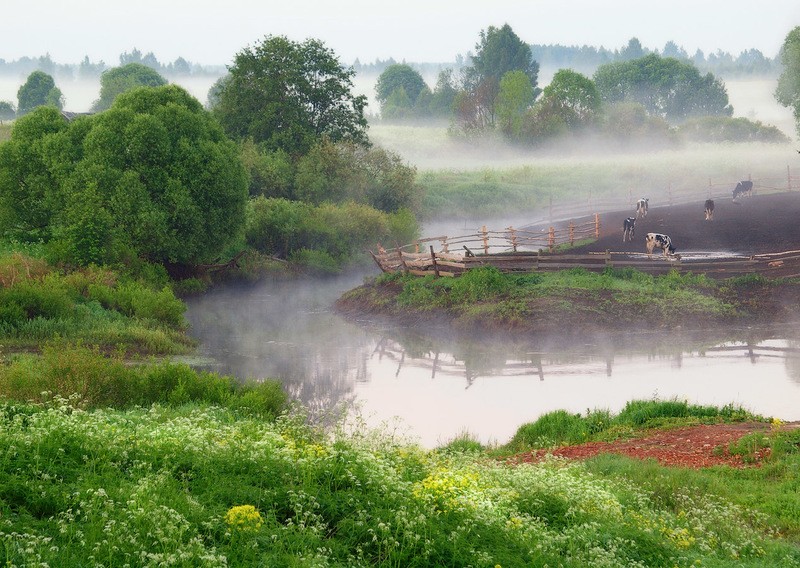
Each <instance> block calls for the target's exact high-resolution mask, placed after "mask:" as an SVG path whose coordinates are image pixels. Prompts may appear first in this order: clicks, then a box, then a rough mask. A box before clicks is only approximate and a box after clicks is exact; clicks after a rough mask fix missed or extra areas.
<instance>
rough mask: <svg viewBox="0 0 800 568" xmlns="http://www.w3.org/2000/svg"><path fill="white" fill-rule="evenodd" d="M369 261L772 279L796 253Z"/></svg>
mask: <svg viewBox="0 0 800 568" xmlns="http://www.w3.org/2000/svg"><path fill="white" fill-rule="evenodd" d="M373 257H374V258H375V262H376V263H377V264H378V266H380V268H381V270H383V271H384V272H397V271H401V270H402V271H404V272H406V273H408V274H414V275H417V276H426V275H431V274H435V275H436V276H459V275H461V274H463V273H464V272H466V271H468V270H471V269H473V268H478V267H481V266H493V267H495V268H497V269H498V270H500V271H501V272H537V271H539V272H544V271H557V270H566V269H569V268H583V269H585V270H589V271H593V272H601V271H603V270H605V269H606V268H635V269H636V270H639V271H642V272H646V273H649V274H666V273H667V272H670V271H672V270H676V271H678V272H680V273H686V272H692V273H694V274H706V275H708V276H711V277H715V278H728V277H731V276H742V275H746V274H764V275H766V276H773V277H779V276H780V277H797V276H800V251H785V252H779V253H773V254H761V255H755V256H751V257H728V258H704V257H702V256H699V257H695V258H688V259H684V258H681V257H679V256H675V257H664V256H663V255H662V254H660V253H659V254H654V255H652V256H649V255H647V254H646V253H632V252H612V251H606V252H600V253H597V252H594V253H587V254H553V253H548V252H545V251H542V250H539V251H518V252H513V251H508V252H505V253H490V254H473V255H472V256H470V255H468V254H463V255H462V254H452V253H443V252H441V251H440V252H435V251H434V250H433V246H431V247H430V250H429V251H428V252H425V253H408V252H402V251H399V250H398V249H392V250H391V251H384V252H382V253H378V254H373Z"/></svg>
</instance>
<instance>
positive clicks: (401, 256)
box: [397, 244, 408, 274]
mask: <svg viewBox="0 0 800 568" xmlns="http://www.w3.org/2000/svg"><path fill="white" fill-rule="evenodd" d="M397 256H399V257H400V265H401V266H402V267H403V272H405V273H406V274H408V266H407V265H406V261H405V259H404V258H403V251H402V250H400V245H399V244H398V245H397Z"/></svg>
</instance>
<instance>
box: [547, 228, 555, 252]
mask: <svg viewBox="0 0 800 568" xmlns="http://www.w3.org/2000/svg"><path fill="white" fill-rule="evenodd" d="M555 246H556V230H555V229H554V228H553V227H550V232H549V233H548V235H547V248H549V249H550V252H553V247H555Z"/></svg>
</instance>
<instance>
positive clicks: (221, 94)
mask: <svg viewBox="0 0 800 568" xmlns="http://www.w3.org/2000/svg"><path fill="white" fill-rule="evenodd" d="M354 76H355V71H353V69H352V68H345V67H344V66H342V64H341V63H340V62H339V59H338V58H337V57H336V55H335V54H334V53H333V51H332V50H330V49H328V48H327V47H325V46H324V44H323V43H322V42H320V41H319V40H315V39H309V40H306V41H304V42H302V43H298V42H295V41H292V40H289V39H288V38H286V37H283V36H268V37H266V38H265V39H264V41H262V42H261V43H260V44H258V45H256V46H254V47H247V48H245V49H243V50H242V51H241V52H239V53H238V54H236V57H235V58H234V62H233V65H232V66H231V67H230V69H229V77H228V78H227V79H226V80H225V81H222V82H221V83H220V84H219V90H218V92H217V94H216V101H215V105H214V107H213V110H214V112H215V114H216V115H217V117H218V118H219V120H220V122H221V124H222V125H223V127H224V128H225V131H226V132H227V133H228V134H229V135H230V136H232V137H233V138H236V139H240V140H244V139H247V138H252V139H253V140H254V141H255V142H256V143H259V144H260V145H261V146H262V147H263V148H264V149H266V150H284V151H286V152H288V153H289V154H291V155H294V156H296V155H303V154H305V153H306V152H308V150H309V149H310V148H311V147H312V146H313V145H314V144H315V143H316V142H317V141H319V140H320V139H322V138H323V137H327V138H328V139H330V140H332V141H334V142H336V141H340V140H349V141H352V142H355V143H358V144H368V143H369V141H368V138H367V134H366V129H367V121H366V119H365V118H364V108H365V107H366V104H367V98H366V97H365V96H363V95H359V96H356V95H354V94H353V92H352V88H353V77H354Z"/></svg>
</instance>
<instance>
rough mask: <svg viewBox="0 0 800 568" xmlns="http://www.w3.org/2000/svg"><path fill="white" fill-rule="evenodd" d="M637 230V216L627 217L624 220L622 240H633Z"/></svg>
mask: <svg viewBox="0 0 800 568" xmlns="http://www.w3.org/2000/svg"><path fill="white" fill-rule="evenodd" d="M635 230H636V217H627V218H626V219H625V220H624V221H623V222H622V242H623V243H624V242H625V241H632V240H633V235H634V232H635Z"/></svg>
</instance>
